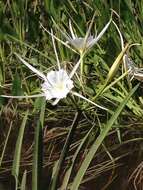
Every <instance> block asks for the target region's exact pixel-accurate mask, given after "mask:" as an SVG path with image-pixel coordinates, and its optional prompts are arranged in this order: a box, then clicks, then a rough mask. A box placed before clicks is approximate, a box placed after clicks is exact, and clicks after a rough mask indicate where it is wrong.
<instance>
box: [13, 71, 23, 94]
mask: <svg viewBox="0 0 143 190" xmlns="http://www.w3.org/2000/svg"><path fill="white" fill-rule="evenodd" d="M12 95H13V96H21V95H23V90H22V88H21V80H20V77H19V74H18V73H17V72H16V74H15V76H14V80H13V83H12Z"/></svg>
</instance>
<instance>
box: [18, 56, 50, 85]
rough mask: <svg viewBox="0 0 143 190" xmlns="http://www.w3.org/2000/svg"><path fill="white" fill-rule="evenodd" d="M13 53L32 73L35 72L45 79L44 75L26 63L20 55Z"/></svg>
mask: <svg viewBox="0 0 143 190" xmlns="http://www.w3.org/2000/svg"><path fill="white" fill-rule="evenodd" d="M15 55H16V56H17V57H18V58H19V59H20V61H22V63H23V64H24V65H26V66H27V67H28V68H29V69H30V70H31V71H33V72H34V73H36V74H37V75H38V76H39V77H41V78H42V79H44V80H45V81H46V80H47V78H46V76H45V75H44V74H43V73H42V72H40V71H38V70H37V69H35V68H34V67H33V66H31V65H30V64H29V63H27V62H26V61H25V60H24V59H22V57H20V55H18V54H17V53H15Z"/></svg>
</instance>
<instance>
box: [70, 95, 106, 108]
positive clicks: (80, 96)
mask: <svg viewBox="0 0 143 190" xmlns="http://www.w3.org/2000/svg"><path fill="white" fill-rule="evenodd" d="M71 93H72V94H73V95H75V96H77V97H79V98H82V99H83V100H85V101H87V102H89V103H91V104H93V105H94V106H96V107H98V108H101V109H103V110H106V111H107V110H108V109H107V108H104V107H102V106H100V105H98V104H96V103H94V102H93V101H91V100H89V99H87V98H85V97H84V96H82V95H81V94H79V93H77V92H73V91H71Z"/></svg>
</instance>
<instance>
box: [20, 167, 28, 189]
mask: <svg viewBox="0 0 143 190" xmlns="http://www.w3.org/2000/svg"><path fill="white" fill-rule="evenodd" d="M26 177H27V171H26V170H25V171H24V174H23V176H22V182H21V188H20V190H26Z"/></svg>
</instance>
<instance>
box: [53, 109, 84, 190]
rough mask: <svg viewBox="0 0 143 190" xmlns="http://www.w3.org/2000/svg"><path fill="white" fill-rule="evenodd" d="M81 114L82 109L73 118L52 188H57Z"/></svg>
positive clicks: (54, 189)
mask: <svg viewBox="0 0 143 190" xmlns="http://www.w3.org/2000/svg"><path fill="white" fill-rule="evenodd" d="M80 116H81V111H78V112H77V113H76V115H75V118H74V120H73V123H72V126H71V129H70V131H69V134H68V136H67V139H66V142H65V145H64V147H63V150H62V153H61V155H60V159H59V161H58V163H57V168H56V172H55V174H54V176H53V181H52V184H51V190H56V189H57V184H58V178H59V175H60V170H61V167H62V165H63V163H64V159H65V157H66V154H67V152H68V150H69V146H70V143H71V140H72V138H73V135H74V131H75V128H76V127H77V125H78V122H79V118H80Z"/></svg>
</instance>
